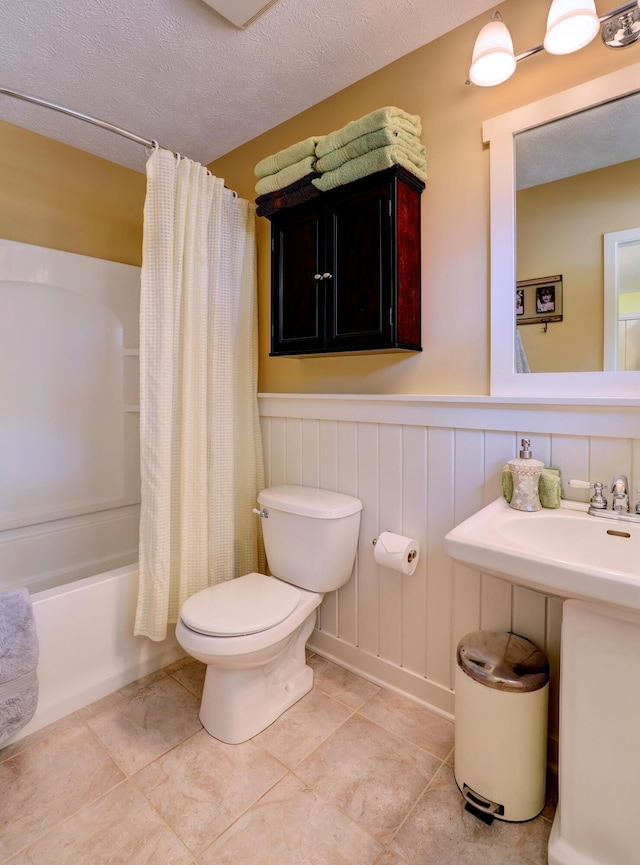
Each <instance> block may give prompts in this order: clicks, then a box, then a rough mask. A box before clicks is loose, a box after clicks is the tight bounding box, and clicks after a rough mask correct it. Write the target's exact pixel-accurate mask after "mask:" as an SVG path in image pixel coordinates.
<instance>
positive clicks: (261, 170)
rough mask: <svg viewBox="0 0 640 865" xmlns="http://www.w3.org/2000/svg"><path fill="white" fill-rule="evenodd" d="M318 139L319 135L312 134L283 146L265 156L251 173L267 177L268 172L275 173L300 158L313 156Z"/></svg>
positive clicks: (298, 160)
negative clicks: (282, 148) (281, 148)
mask: <svg viewBox="0 0 640 865" xmlns="http://www.w3.org/2000/svg"><path fill="white" fill-rule="evenodd" d="M318 141H320V136H319V135H312V136H311V137H310V138H305V139H304V141H297V142H296V143H295V144H292V145H291V146H290V147H285V148H284V150H279V151H278V152H277V153H273V154H271V156H265V158H264V159H261V160H260V162H258V164H257V165H256V167H255V168H254V169H253V173H254V174H255V176H256V177H268V176H269V175H270V174H277V173H278V172H279V171H282V169H283V168H287V166H289V165H294V164H295V163H296V162H300V160H301V159H306V157H307V156H314V155H315V152H316V144H317V143H318Z"/></svg>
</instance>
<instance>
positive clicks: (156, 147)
mask: <svg viewBox="0 0 640 865" xmlns="http://www.w3.org/2000/svg"><path fill="white" fill-rule="evenodd" d="M158 150H160V145H159V144H158V142H157V141H156V140H155V138H154V139H152V141H151V146H150V147H145V153H146V154H147V156H151V154H152V153H157V152H158Z"/></svg>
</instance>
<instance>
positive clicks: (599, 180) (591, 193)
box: [516, 159, 640, 372]
mask: <svg viewBox="0 0 640 865" xmlns="http://www.w3.org/2000/svg"><path fill="white" fill-rule="evenodd" d="M638 201H640V159H636V160H634V161H632V162H626V163H624V164H622V165H614V166H611V167H610V168H601V169H599V170H598V171H590V172H588V173H586V174H580V175H577V176H576V177H569V178H566V179H565V180H558V181H555V182H554V183H545V184H543V185H542V186H536V187H532V188H531V189H524V190H522V191H521V192H519V193H518V194H517V197H516V213H517V224H518V246H517V278H518V279H535V278H536V277H545V276H551V275H552V274H562V277H563V320H562V321H561V322H553V323H551V324H549V327H548V330H547V332H546V333H544V331H543V327H542V325H538V324H529V325H524V326H522V327H521V328H520V334H521V336H522V342H523V345H524V349H525V352H526V355H527V360H528V361H529V366H530V367H531V369H532V370H533V371H534V372H574V371H589V370H602V351H603V309H604V307H603V294H604V289H603V279H604V247H603V239H602V236H603V234H607V233H609V232H612V231H623V230H624V229H627V228H636V227H637V226H638V225H640V213H639V211H638Z"/></svg>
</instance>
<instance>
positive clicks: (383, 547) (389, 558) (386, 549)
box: [373, 532, 420, 574]
mask: <svg viewBox="0 0 640 865" xmlns="http://www.w3.org/2000/svg"><path fill="white" fill-rule="evenodd" d="M373 556H374V558H375V560H376V562H377V563H378V564H379V565H384V567H385V568H391V570H392V571H398V573H400V574H412V573H413V572H414V571H415V569H416V567H417V565H418V559H419V558H420V547H419V546H418V542H417V541H416V539H415V538H407V537H405V536H404V535H394V534H393V532H381V534H380V535H379V536H378V540H377V542H376V545H375V547H374V553H373Z"/></svg>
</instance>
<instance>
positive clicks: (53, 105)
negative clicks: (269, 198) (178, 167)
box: [0, 87, 238, 201]
mask: <svg viewBox="0 0 640 865" xmlns="http://www.w3.org/2000/svg"><path fill="white" fill-rule="evenodd" d="M0 93H3V94H4V95H5V96H13V97H14V98H15V99H22V100H23V101H24V102H33V103H34V105H43V106H44V107H45V108H51V109H52V110H53V111H59V112H60V113H61V114H68V115H69V117H76V118H77V119H78V120H84V121H85V122H86V123H93V125H94V126H99V127H100V128H101V129H106V130H107V132H115V133H116V135H122V137H123V138H128V139H129V141H135V143H136V144H142V145H143V147H146V148H147V149H148V150H153V149H154V148H155V147H159V146H160V145H159V144H158V142H157V141H155V139H154V140H153V141H150V140H149V139H148V138H142V137H141V136H140V135H136V134H135V133H134V132H129V130H128V129H122V128H121V127H120V126H114V125H113V123H107V121H106V120H100V119H99V118H98V117H92V116H91V115H90V114H83V113H82V112H81V111H74V110H73V108H67V107H66V106H64V105H56V103H55V102H47V100H46V99H39V98H38V97H37V96H29V94H28V93H19V92H18V91H17V90H9V88H8V87H0ZM172 152H173V151H172ZM175 155H176V156H179V155H180V154H178V153H176V154H175ZM205 168H206V166H205ZM207 171H209V169H208V168H207ZM209 174H211V172H210V171H209ZM225 189H228V187H227V186H226V184H225ZM229 192H231V193H233V198H234V200H236V201H237V199H238V193H237V192H236V191H235V189H229Z"/></svg>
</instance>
